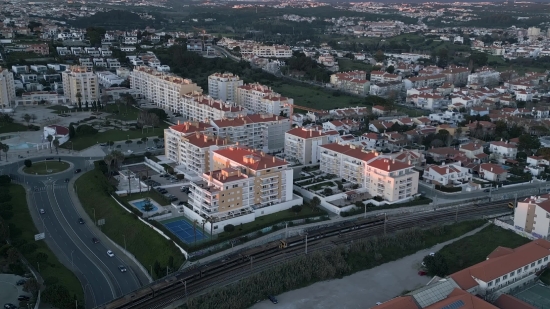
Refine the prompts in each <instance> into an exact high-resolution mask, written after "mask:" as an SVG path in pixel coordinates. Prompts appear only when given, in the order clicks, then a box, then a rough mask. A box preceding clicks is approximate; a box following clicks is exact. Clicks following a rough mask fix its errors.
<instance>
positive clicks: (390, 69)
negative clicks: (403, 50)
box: [386, 65, 395, 74]
mask: <svg viewBox="0 0 550 309" xmlns="http://www.w3.org/2000/svg"><path fill="white" fill-rule="evenodd" d="M394 71H395V67H394V66H393V65H390V66H388V67H387V68H386V72H388V73H390V74H393V72H394Z"/></svg>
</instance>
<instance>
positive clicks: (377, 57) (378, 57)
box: [373, 50, 386, 62]
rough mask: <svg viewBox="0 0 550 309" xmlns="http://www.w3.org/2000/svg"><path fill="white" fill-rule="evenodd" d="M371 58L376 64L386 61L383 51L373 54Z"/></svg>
mask: <svg viewBox="0 0 550 309" xmlns="http://www.w3.org/2000/svg"><path fill="white" fill-rule="evenodd" d="M373 58H374V60H376V62H382V61H384V59H386V55H384V52H383V51H381V50H378V51H377V52H376V54H374V56H373Z"/></svg>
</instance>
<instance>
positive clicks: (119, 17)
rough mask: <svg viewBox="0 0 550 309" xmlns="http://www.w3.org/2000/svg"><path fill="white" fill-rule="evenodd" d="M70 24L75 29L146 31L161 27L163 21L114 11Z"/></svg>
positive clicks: (97, 14)
mask: <svg viewBox="0 0 550 309" xmlns="http://www.w3.org/2000/svg"><path fill="white" fill-rule="evenodd" d="M69 23H70V24H71V25H73V26H75V27H79V28H88V27H103V28H105V29H120V30H132V29H144V28H145V27H147V26H149V27H153V28H155V27H157V28H158V27H160V26H161V24H162V20H159V18H158V17H157V18H156V19H155V20H149V19H147V20H146V19H142V18H141V17H140V16H139V15H138V14H136V13H132V12H128V11H121V10H113V11H108V12H98V13H96V14H94V15H92V16H90V17H83V18H79V19H76V20H73V21H69Z"/></svg>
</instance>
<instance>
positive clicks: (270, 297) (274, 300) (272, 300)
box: [267, 295, 278, 304]
mask: <svg viewBox="0 0 550 309" xmlns="http://www.w3.org/2000/svg"><path fill="white" fill-rule="evenodd" d="M267 298H269V300H270V301H271V302H272V303H274V304H276V303H278V301H277V298H275V296H271V295H269V296H268V297H267Z"/></svg>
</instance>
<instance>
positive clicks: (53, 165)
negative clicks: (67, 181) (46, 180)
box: [23, 161, 71, 175]
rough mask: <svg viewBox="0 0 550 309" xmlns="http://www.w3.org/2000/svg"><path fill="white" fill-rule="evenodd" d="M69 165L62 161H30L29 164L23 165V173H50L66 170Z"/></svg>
mask: <svg viewBox="0 0 550 309" xmlns="http://www.w3.org/2000/svg"><path fill="white" fill-rule="evenodd" d="M70 167H71V165H70V164H69V163H67V162H64V161H41V162H32V165H31V166H25V167H23V173H26V174H29V175H50V174H55V173H60V172H63V171H66V170H68V169H69V168H70Z"/></svg>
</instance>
